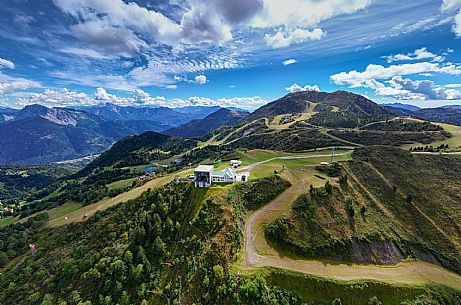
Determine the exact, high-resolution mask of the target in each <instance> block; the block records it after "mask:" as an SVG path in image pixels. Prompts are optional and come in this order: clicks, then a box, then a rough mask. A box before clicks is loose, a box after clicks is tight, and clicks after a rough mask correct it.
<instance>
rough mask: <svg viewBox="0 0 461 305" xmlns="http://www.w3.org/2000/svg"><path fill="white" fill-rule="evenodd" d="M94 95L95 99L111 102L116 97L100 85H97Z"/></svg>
mask: <svg viewBox="0 0 461 305" xmlns="http://www.w3.org/2000/svg"><path fill="white" fill-rule="evenodd" d="M94 96H95V100H97V101H107V102H112V101H114V100H115V99H116V96H115V95H112V94H109V93H107V91H106V89H104V88H102V87H99V88H97V89H96V92H95V94H94Z"/></svg>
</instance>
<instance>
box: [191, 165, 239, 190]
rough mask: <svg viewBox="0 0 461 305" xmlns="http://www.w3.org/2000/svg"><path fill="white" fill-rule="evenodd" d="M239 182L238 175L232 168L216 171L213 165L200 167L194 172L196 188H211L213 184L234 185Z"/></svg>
mask: <svg viewBox="0 0 461 305" xmlns="http://www.w3.org/2000/svg"><path fill="white" fill-rule="evenodd" d="M237 180H238V177H237V174H236V173H235V171H234V170H232V169H231V168H226V169H223V170H221V171H214V167H213V165H199V166H198V167H197V168H196V169H195V171H194V182H195V187H210V186H211V184H212V183H234V182H235V181H237ZM239 181H245V179H243V180H239Z"/></svg>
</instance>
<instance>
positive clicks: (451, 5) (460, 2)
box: [442, 0, 461, 11]
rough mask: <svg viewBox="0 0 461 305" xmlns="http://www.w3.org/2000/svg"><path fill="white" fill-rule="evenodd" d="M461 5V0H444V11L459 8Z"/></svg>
mask: <svg viewBox="0 0 461 305" xmlns="http://www.w3.org/2000/svg"><path fill="white" fill-rule="evenodd" d="M460 7H461V0H443V3H442V11H449V10H453V9H459V8H460Z"/></svg>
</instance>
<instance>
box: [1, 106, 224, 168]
mask: <svg viewBox="0 0 461 305" xmlns="http://www.w3.org/2000/svg"><path fill="white" fill-rule="evenodd" d="M220 109H221V108H220V107H199V106H197V107H185V108H179V109H170V108H166V107H159V108H154V107H132V106H126V107H121V106H117V105H113V104H104V105H99V106H91V107H79V108H78V109H71V108H59V107H54V108H48V107H45V106H41V105H28V106H25V107H24V108H23V109H20V110H18V109H10V108H1V109H0V147H2V149H1V151H0V164H37V163H47V162H56V161H63V160H69V159H74V158H79V157H82V156H85V155H90V154H97V153H101V152H103V151H104V150H106V149H107V148H109V147H110V146H111V145H112V144H113V143H114V142H115V141H117V140H119V139H121V138H123V137H125V136H127V135H131V134H141V133H143V132H146V131H164V130H166V129H170V128H174V127H177V126H179V125H182V124H185V123H188V122H190V121H192V120H200V119H203V118H205V117H207V116H209V115H210V114H211V113H213V112H216V111H218V110H220ZM215 119H217V120H215V121H214V124H215V125H213V126H221V125H220V124H224V123H227V122H228V120H227V119H225V121H223V122H222V123H220V122H219V117H215Z"/></svg>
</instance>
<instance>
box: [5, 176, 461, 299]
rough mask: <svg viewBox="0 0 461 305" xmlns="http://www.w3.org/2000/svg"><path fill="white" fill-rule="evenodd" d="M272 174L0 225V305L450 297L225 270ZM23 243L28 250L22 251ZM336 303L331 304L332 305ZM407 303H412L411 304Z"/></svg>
mask: <svg viewBox="0 0 461 305" xmlns="http://www.w3.org/2000/svg"><path fill="white" fill-rule="evenodd" d="M288 185H289V184H288V183H287V182H285V181H284V180H283V179H281V178H280V177H278V176H271V177H268V178H264V179H257V180H253V181H251V182H249V183H246V184H236V185H229V186H225V187H221V186H214V187H212V188H211V189H209V190H206V189H194V188H192V187H191V185H190V184H187V183H186V184H181V183H170V184H168V185H166V186H165V187H163V188H160V189H155V190H148V191H146V192H145V193H143V194H142V195H141V197H139V198H138V199H135V200H131V201H129V202H127V203H125V204H119V205H116V206H113V207H112V208H109V209H107V210H105V211H103V212H97V213H96V214H95V215H94V216H92V217H90V218H89V219H87V220H86V221H83V222H79V223H69V224H68V225H66V226H61V227H57V228H50V227H46V226H45V225H46V223H47V221H48V216H47V215H46V214H39V215H38V216H36V217H34V218H31V219H29V220H28V221H27V222H25V223H22V224H15V225H12V226H9V227H6V228H3V229H0V240H1V241H2V242H1V243H0V272H1V274H2V276H1V277H0V303H2V304H3V303H5V304H32V305H33V304H75V305H77V304H169V300H170V301H171V302H172V303H174V302H177V303H179V300H180V299H181V303H182V304H262V305H265V304H293V305H294V304H304V303H306V304H318V305H320V304H338V303H337V302H338V301H335V299H337V298H340V299H341V302H342V304H351V305H352V304H354V305H357V304H359V305H362V304H363V305H367V304H369V302H370V298H373V297H375V296H376V297H378V299H379V300H382V301H386V303H385V304H392V305H393V304H396V305H397V304H400V303H401V302H404V301H406V300H408V303H406V304H412V303H411V302H412V301H413V300H416V299H421V300H425V301H427V303H425V304H443V303H438V302H439V301H440V300H453V302H452V303H453V304H457V303H456V302H459V301H460V298H461V296H460V295H459V294H458V293H457V292H455V291H453V290H450V289H445V288H441V287H407V286H394V285H389V284H382V283H374V282H353V283H352V282H351V283H345V282H336V281H332V280H326V279H321V278H315V277H309V276H305V275H301V274H297V273H292V272H286V271H282V270H275V269H271V270H269V271H268V270H260V271H258V270H257V271H254V272H252V273H249V274H244V275H240V274H236V273H234V272H232V268H231V266H232V263H233V262H234V261H235V260H236V259H237V257H238V253H239V250H240V249H241V247H242V237H243V236H242V228H241V226H242V222H243V219H244V215H245V213H246V211H247V210H248V209H251V208H255V207H259V206H261V205H263V204H264V203H266V202H269V201H271V200H272V199H274V198H275V197H277V195H278V194H280V193H281V192H283V191H284V190H285V189H286V188H287V187H288ZM29 243H35V244H36V245H37V253H36V256H31V255H30V250H29V249H28V244H29ZM333 302H336V303H333ZM415 304H416V303H415Z"/></svg>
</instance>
